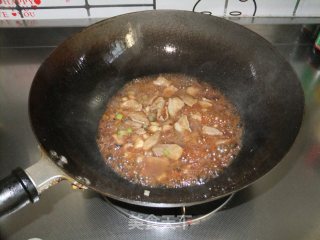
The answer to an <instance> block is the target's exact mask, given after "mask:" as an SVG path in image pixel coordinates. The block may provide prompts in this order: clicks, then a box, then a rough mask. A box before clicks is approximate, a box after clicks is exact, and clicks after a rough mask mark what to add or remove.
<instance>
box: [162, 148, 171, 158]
mask: <svg viewBox="0 0 320 240" xmlns="http://www.w3.org/2000/svg"><path fill="white" fill-rule="evenodd" d="M169 154H170V151H169V150H168V149H164V150H163V155H164V156H165V157H168V156H169Z"/></svg>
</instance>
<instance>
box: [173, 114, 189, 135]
mask: <svg viewBox="0 0 320 240" xmlns="http://www.w3.org/2000/svg"><path fill="white" fill-rule="evenodd" d="M174 129H175V130H176V131H178V132H184V131H189V132H191V129H190V125H189V121H188V118H187V116H186V115H182V116H181V117H180V118H179V120H178V121H177V122H176V123H175V124H174Z"/></svg>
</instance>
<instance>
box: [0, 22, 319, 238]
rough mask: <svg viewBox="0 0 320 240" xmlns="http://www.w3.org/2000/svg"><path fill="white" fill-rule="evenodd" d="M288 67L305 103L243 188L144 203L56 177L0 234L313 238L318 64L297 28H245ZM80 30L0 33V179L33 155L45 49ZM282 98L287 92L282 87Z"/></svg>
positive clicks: (0, 222)
mask: <svg viewBox="0 0 320 240" xmlns="http://www.w3.org/2000/svg"><path fill="white" fill-rule="evenodd" d="M246 27H248V28H250V29H251V30H253V31H255V32H257V33H258V34H260V35H262V36H263V37H265V38H266V39H267V40H269V41H270V42H271V43H272V44H273V45H274V46H275V47H276V48H277V49H278V50H279V51H280V53H281V54H282V55H283V56H284V57H285V58H286V59H287V60H288V61H289V62H290V63H291V65H292V67H293V68H294V70H295V72H296V73H297V75H298V77H299V79H300V81H301V83H302V85H303V88H304V91H305V99H306V110H305V116H304V121H303V126H302V129H301V131H300V133H299V135H298V138H297V139H296V142H295V144H294V146H293V147H292V149H291V150H290V152H289V153H288V154H287V155H286V156H285V158H284V159H283V160H282V161H281V162H280V164H279V165H278V166H277V167H275V168H274V169H273V170H272V171H271V172H270V173H268V174H267V175H265V176H264V177H262V178H261V179H259V180H258V181H257V182H256V183H254V184H253V185H251V186H250V187H248V188H246V189H244V190H242V191H240V192H238V193H236V194H234V195H233V196H232V197H230V196H229V197H228V198H224V199H221V200H220V201H218V202H212V203H209V204H205V205H200V206H194V207H191V208H179V209H156V208H144V207H137V206H133V205H128V204H123V203H121V202H117V201H114V200H111V199H107V200H106V199H104V198H103V197H101V196H100V195H98V194H97V193H95V192H92V191H89V190H87V191H83V190H79V189H78V190H75V189H73V188H72V186H71V185H70V183H68V182H63V183H61V184H59V185H57V186H55V187H54V188H52V189H50V190H49V191H46V192H44V193H43V194H42V196H41V199H40V201H39V202H38V203H36V204H34V205H30V206H28V207H26V208H24V209H22V210H21V211H19V212H17V213H14V214H12V215H10V216H8V217H5V218H2V219H0V239H8V240H14V239H19V240H22V239H25V240H27V239H42V240H53V239H183V240H186V239H317V238H319V236H320V225H319V223H320V212H319V210H318V209H319V201H320V188H319V181H320V70H318V69H317V66H316V64H314V63H315V62H314V58H315V57H314V55H313V52H312V41H311V40H310V39H308V38H307V37H306V36H305V35H304V34H303V33H302V31H301V29H302V28H303V26H302V25H268V24H264V25H247V26H246ZM80 29H81V28H53V29H49V28H30V29H1V32H0V48H1V50H0V73H1V78H0V136H1V137H0V177H1V178H2V177H5V176H6V175H8V174H9V173H10V171H11V170H12V169H14V168H16V167H18V166H20V167H23V168H26V167H28V166H30V165H31V164H33V163H35V162H37V161H38V160H39V159H40V154H41V151H40V149H39V147H38V144H37V141H36V139H35V137H34V135H33V133H32V130H31V127H30V123H29V119H28V93H29V89H30V85H31V82H32V80H33V77H34V75H35V73H36V71H37V69H38V67H39V65H40V64H41V62H42V61H43V60H44V59H45V58H46V57H47V56H48V54H49V53H50V52H51V51H52V50H53V49H54V47H55V46H57V45H58V44H59V43H60V42H61V41H63V40H64V39H65V38H66V37H68V36H69V35H71V34H72V33H74V32H76V31H79V30H80ZM288 94H290V93H288Z"/></svg>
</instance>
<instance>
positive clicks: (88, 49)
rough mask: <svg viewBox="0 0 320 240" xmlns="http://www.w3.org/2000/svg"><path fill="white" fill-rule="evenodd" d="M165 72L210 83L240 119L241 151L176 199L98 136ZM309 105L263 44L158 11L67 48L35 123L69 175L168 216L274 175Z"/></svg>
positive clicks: (33, 107) (215, 21) (233, 30)
mask: <svg viewBox="0 0 320 240" xmlns="http://www.w3.org/2000/svg"><path fill="white" fill-rule="evenodd" d="M158 73H184V74H187V75H192V76H195V77H197V78H198V79H201V80H202V81H206V82H209V83H210V84H212V85H213V86H214V87H216V88H218V89H219V90H220V91H222V92H223V93H224V94H225V95H226V96H227V97H228V98H229V99H230V100H231V101H232V102H233V104H234V105H235V106H236V107H237V109H238V110H239V112H240V115H241V119H242V123H243V125H244V134H243V140H242V149H241V151H240V153H239V155H238V156H237V158H236V159H235V160H234V162H233V163H232V164H231V165H230V166H229V167H228V168H226V169H225V170H224V171H223V173H222V174H221V175H220V176H219V177H217V178H215V179H211V180H210V181H208V182H207V183H206V184H204V185H200V186H193V187H185V188H179V189H174V190H173V189H170V188H169V189H168V188H148V187H145V186H142V185H139V184H132V183H130V182H128V181H127V180H125V179H123V178H121V177H120V176H118V175H117V174H115V173H114V172H113V170H112V169H110V168H109V167H108V166H107V165H106V164H105V162H104V159H103V158H102V156H101V154H100V152H99V149H98V146H97V144H96V136H97V128H98V124H99V120H100V117H101V116H102V114H103V113H104V111H105V107H106V104H107V102H108V100H109V99H110V97H112V96H113V95H114V94H115V92H116V91H117V90H119V89H120V88H121V87H122V86H123V85H124V84H125V83H126V82H128V81H131V80H132V79H134V78H136V77H140V76H146V75H151V74H158ZM288 93H290V94H288ZM303 104H304V103H303V94H302V91H301V87H300V84H299V82H298V80H297V79H296V76H295V75H294V74H293V72H292V70H291V68H290V66H289V65H288V63H286V62H285V61H284V60H283V59H282V57H280V56H279V54H278V53H276V52H275V51H274V49H273V48H272V47H271V46H270V45H269V44H268V43H267V42H266V41H265V40H264V39H262V38H261V37H259V36H257V35H256V34H254V33H252V32H250V31H248V30H246V29H244V28H243V27H240V26H238V25H236V24H233V23H229V22H227V21H225V20H222V19H219V18H215V17H211V16H205V15H201V14H194V13H189V12H182V11H157V12H152V11H151V12H143V13H135V14H128V15H124V16H121V17H116V18H112V19H109V20H106V21H103V22H100V23H98V24H95V25H93V26H91V27H89V28H87V29H85V30H84V31H82V32H81V33H79V34H77V35H75V36H74V37H72V38H71V39H69V40H67V41H66V42H65V43H63V44H62V45H61V46H59V47H58V48H57V49H56V50H55V51H54V52H53V53H52V54H51V56H50V57H49V58H48V59H47V60H46V61H45V62H44V63H43V64H42V66H41V67H40V69H39V71H38V73H37V75H36V77H35V79H34V82H33V85H32V89H31V93H30V117H31V122H32V125H33V128H34V131H35V134H36V136H37V138H38V140H39V142H40V143H41V144H42V146H43V147H44V148H45V149H46V150H47V152H48V154H49V155H50V154H51V155H52V153H54V152H56V153H57V156H55V154H53V155H52V158H53V160H54V161H59V157H60V156H64V157H66V159H67V160H68V164H65V165H64V166H63V170H64V171H66V172H67V173H68V174H69V175H70V176H72V177H74V178H75V179H77V180H79V181H80V182H83V183H85V184H87V185H88V186H89V187H91V188H93V189H95V190H97V191H99V192H101V193H103V194H105V195H108V196H111V197H113V198H116V199H120V200H122V201H127V202H133V203H135V204H143V205H150V206H160V207H161V206H166V207H168V206H179V205H192V204H196V203H200V202H204V201H208V200H212V199H215V198H219V197H221V196H223V195H226V194H228V193H231V192H233V191H235V190H239V189H241V188H243V187H245V186H246V185H248V184H250V183H252V182H253V181H254V180H256V179H257V178H259V177H260V176H262V175H263V174H265V173H266V172H268V171H269V170H270V169H271V168H273V167H274V166H275V165H276V164H277V163H278V162H279V161H280V160H281V158H282V157H283V156H284V154H285V153H286V152H287V151H288V149H289V148H290V146H291V144H292V143H293V141H294V139H295V137H296V135H297V133H298V130H299V128H300V124H301V119H302V113H303ZM145 190H148V191H150V193H149V194H145V193H147V192H145ZM147 195H149V196H147Z"/></svg>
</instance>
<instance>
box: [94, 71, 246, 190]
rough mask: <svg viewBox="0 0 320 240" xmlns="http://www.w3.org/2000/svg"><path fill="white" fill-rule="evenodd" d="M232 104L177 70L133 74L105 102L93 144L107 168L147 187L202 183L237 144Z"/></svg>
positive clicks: (239, 132)
mask: <svg viewBox="0 0 320 240" xmlns="http://www.w3.org/2000/svg"><path fill="white" fill-rule="evenodd" d="M241 135H242V128H241V121H240V117H239V114H238V113H237V111H236V108H235V107H234V106H233V105H232V104H231V103H230V102H229V101H228V100H227V99H226V98H225V97H224V96H223V95H222V94H221V93H220V92H219V91H218V90H216V89H213V88H212V87H211V86H210V85H209V84H207V83H204V82H200V81H197V80H196V79H194V78H191V77H188V76H185V75H179V74H163V75H159V76H149V77H144V78H139V79H135V80H133V81H132V82H130V83H128V84H126V85H125V86H124V87H123V88H122V89H121V90H120V91H119V92H118V93H117V94H116V95H115V96H114V97H113V98H112V99H111V101H110V102H109V103H108V106H107V108H106V111H105V113H104V115H103V116H102V118H101V120H100V123H99V130H98V138H97V143H98V146H99V149H100V152H101V154H102V155H103V157H104V158H105V161H106V163H107V164H108V165H110V167H111V168H112V169H113V170H114V171H115V172H116V173H118V174H119V175H120V176H122V177H124V178H126V179H128V180H129V181H131V182H133V183H140V184H142V185H147V186H151V187H158V186H165V187H174V188H178V187H184V186H191V185H197V184H203V183H205V182H206V181H207V180H208V179H210V178H214V177H216V176H218V175H219V173H220V172H221V171H223V168H225V167H227V166H229V165H230V163H231V162H232V160H233V159H234V158H235V156H236V155H237V154H238V152H239V150H240V146H241Z"/></svg>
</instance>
